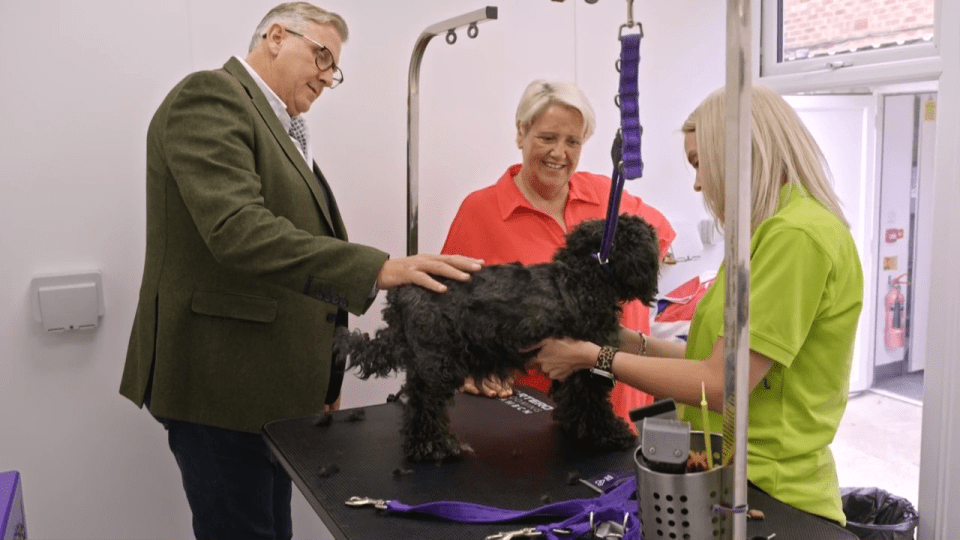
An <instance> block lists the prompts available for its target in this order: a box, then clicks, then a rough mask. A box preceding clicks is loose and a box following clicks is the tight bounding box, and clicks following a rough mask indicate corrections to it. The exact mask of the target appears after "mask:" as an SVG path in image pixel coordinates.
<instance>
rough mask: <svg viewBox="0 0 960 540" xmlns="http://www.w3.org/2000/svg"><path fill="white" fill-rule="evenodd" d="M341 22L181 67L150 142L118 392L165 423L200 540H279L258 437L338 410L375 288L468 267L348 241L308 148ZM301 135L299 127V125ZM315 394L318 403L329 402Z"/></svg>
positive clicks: (264, 39) (285, 490)
mask: <svg viewBox="0 0 960 540" xmlns="http://www.w3.org/2000/svg"><path fill="white" fill-rule="evenodd" d="M346 39H347V26H346V23H345V22H344V21H343V19H342V18H341V17H340V16H339V15H336V14H334V13H330V12H328V11H325V10H322V9H320V8H318V7H316V6H313V5H311V4H308V3H303V2H297V3H290V4H282V5H280V6H277V7H276V8H274V9H273V10H271V11H270V12H269V13H268V14H267V15H266V17H264V19H263V21H262V22H261V23H260V25H259V26H258V28H257V30H256V32H255V33H254V37H253V40H252V42H251V45H250V52H249V54H248V56H247V58H246V60H245V61H244V60H241V59H239V58H236V57H234V58H231V59H230V60H229V61H228V62H227V63H226V64H225V65H224V67H223V69H220V70H216V71H204V72H198V73H194V74H192V75H190V76H188V77H187V78H186V79H184V80H183V81H182V82H180V83H179V84H178V85H177V86H176V87H175V88H174V89H173V90H172V91H171V92H170V93H169V94H168V95H167V97H166V99H165V100H164V101H163V103H162V104H161V105H160V107H159V109H158V110H157V112H156V114H155V115H154V117H153V120H152V121H151V123H150V127H149V130H148V133H147V244H146V260H145V264H144V274H143V282H142V285H141V289H140V298H139V306H138V308H137V313H136V318H135V320H134V323H133V330H132V333H131V337H130V345H129V349H128V352H127V359H126V365H125V367H124V372H123V378H122V382H121V386H120V393H121V394H123V395H124V396H126V397H127V398H129V399H130V400H132V401H133V402H134V403H136V404H137V405H138V406H143V405H144V404H145V403H146V404H147V406H148V408H149V410H150V412H151V413H152V414H153V415H154V416H155V417H157V418H158V419H160V420H161V422H162V423H163V424H164V425H165V426H166V427H167V430H168V437H169V442H170V448H171V450H172V451H173V453H174V456H175V457H176V459H177V463H178V465H179V466H180V469H181V472H182V475H183V483H184V488H185V491H186V493H187V498H188V501H189V502H190V507H191V510H192V512H193V525H194V533H195V534H196V535H197V538H290V537H291V535H292V527H291V521H290V497H291V485H290V479H289V477H288V476H287V475H286V474H285V473H284V471H283V470H282V469H281V468H280V467H279V466H278V465H277V464H276V463H275V462H274V461H273V460H272V459H271V457H270V454H269V451H268V449H267V448H266V445H265V443H264V442H263V440H262V438H261V436H260V434H259V432H260V429H261V427H262V426H263V425H264V423H266V422H269V421H271V420H276V419H281V418H289V417H296V416H304V415H308V414H314V413H317V412H320V411H321V410H323V409H324V408H328V409H329V408H336V407H337V406H338V403H339V400H338V399H337V398H338V395H339V386H340V381H339V380H338V381H335V382H334V383H333V384H332V386H333V387H332V388H328V387H329V386H331V383H330V379H331V346H332V340H333V334H334V328H335V326H337V325H345V324H346V314H347V312H350V313H354V314H356V315H359V314H361V313H363V312H364V311H366V310H367V309H368V308H369V307H370V305H371V303H372V302H373V299H374V297H375V295H376V291H377V290H378V289H389V288H392V287H396V286H399V285H404V284H410V283H413V284H418V285H422V286H425V287H427V288H430V289H432V290H435V291H438V292H443V291H444V290H445V288H444V286H443V285H442V284H440V283H439V282H437V281H436V280H434V279H433V278H432V277H431V274H432V275H437V276H444V277H450V278H455V279H459V280H467V279H469V273H468V272H472V271H475V270H477V269H479V267H480V265H479V263H478V262H477V261H475V260H473V259H467V258H463V257H452V256H440V255H418V256H413V257H405V258H400V259H390V258H389V257H388V255H387V254H386V253H384V252H383V251H380V250H378V249H375V248H372V247H368V246H363V245H359V244H354V243H350V242H348V240H347V233H346V230H345V229H344V224H343V220H342V219H341V216H340V211H339V210H338V208H337V204H336V201H335V200H334V197H333V192H332V190H331V189H330V185H329V184H328V183H327V181H326V179H325V178H324V176H323V174H322V173H321V171H320V169H319V167H317V165H316V163H315V162H313V160H312V158H311V151H310V146H309V144H308V143H307V142H306V141H300V144H302V146H299V145H298V142H295V141H294V135H291V134H290V130H291V128H293V129H294V132H295V136H296V137H298V138H300V139H303V136H304V135H305V133H304V130H305V126H304V125H303V123H302V118H301V117H300V115H301V114H302V113H305V112H306V111H307V110H308V109H309V108H310V105H311V104H312V103H313V101H314V100H316V98H317V97H319V95H320V94H321V93H322V91H323V90H324V89H325V88H327V87H332V86H335V85H336V84H337V83H339V82H340V81H342V80H343V74H342V72H341V71H340V69H339V67H338V64H337V62H338V60H339V58H340V50H341V46H342V43H343V42H344V41H346ZM297 130H299V132H297ZM325 398H327V399H325Z"/></svg>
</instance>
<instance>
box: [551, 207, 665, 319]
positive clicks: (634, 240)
mask: <svg viewBox="0 0 960 540" xmlns="http://www.w3.org/2000/svg"><path fill="white" fill-rule="evenodd" d="M604 225H605V220H602V219H597V220H590V221H584V222H582V223H581V224H580V225H578V226H577V227H576V228H575V229H573V230H572V231H570V232H569V233H568V234H567V246H566V248H562V249H560V250H558V251H557V253H556V255H555V256H554V259H555V260H563V261H564V262H566V263H568V264H579V263H580V261H583V260H587V261H589V262H590V263H592V264H593V265H596V266H597V268H598V270H600V271H601V272H602V271H604V270H603V269H602V268H600V264H599V263H598V262H597V261H596V260H595V259H594V258H593V255H594V254H595V253H598V252H599V251H600V246H601V243H602V242H603V230H604ZM607 264H608V266H609V270H611V271H612V276H613V281H614V283H615V287H616V289H617V297H618V298H619V299H620V300H622V301H629V300H635V299H639V300H640V301H641V302H643V303H644V304H648V305H649V304H651V303H652V302H653V301H654V300H656V296H657V276H658V272H659V269H660V244H659V241H658V240H657V233H656V231H655V230H654V229H653V227H651V226H650V224H648V223H647V222H646V221H644V220H643V219H641V218H639V217H637V216H634V215H630V214H621V215H620V216H619V218H618V220H617V229H616V233H615V234H614V238H613V247H612V248H611V250H610V254H609V256H608V258H607ZM605 277H606V276H605Z"/></svg>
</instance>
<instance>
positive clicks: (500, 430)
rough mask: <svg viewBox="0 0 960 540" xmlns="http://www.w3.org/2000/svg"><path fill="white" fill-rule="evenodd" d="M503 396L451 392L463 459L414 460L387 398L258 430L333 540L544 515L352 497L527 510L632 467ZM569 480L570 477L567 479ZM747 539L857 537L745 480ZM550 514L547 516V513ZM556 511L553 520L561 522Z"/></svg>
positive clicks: (489, 530) (525, 401) (526, 392)
mask: <svg viewBox="0 0 960 540" xmlns="http://www.w3.org/2000/svg"><path fill="white" fill-rule="evenodd" d="M514 392H515V393H514V395H513V396H512V397H510V398H508V399H503V400H500V399H490V398H484V397H478V396H472V395H467V394H459V393H458V394H457V396H456V398H455V400H454V406H453V407H451V408H450V409H449V411H450V420H451V424H452V426H453V431H454V433H456V434H457V436H458V437H459V438H460V441H461V443H464V444H465V445H468V446H469V450H468V451H465V452H464V454H463V456H462V457H461V458H460V459H457V460H453V461H449V462H444V463H442V464H437V463H410V462H408V461H406V460H405V459H404V457H403V455H402V454H401V451H400V434H399V428H400V422H401V413H402V405H401V404H399V403H384V404H382V405H375V406H371V407H363V408H357V409H347V410H343V411H338V412H335V413H332V421H331V422H330V423H328V424H326V425H319V426H318V425H316V424H317V420H318V419H320V416H319V415H317V416H308V417H302V418H293V419H288V420H278V421H275V422H270V423H268V424H267V425H265V426H264V427H263V435H264V438H265V439H266V441H267V444H268V445H269V446H270V448H271V450H272V451H273V453H274V455H275V456H276V458H277V459H278V461H279V462H280V463H281V464H282V465H283V467H284V469H286V471H287V472H288V473H289V474H290V477H291V478H292V479H293V481H294V483H295V484H296V485H297V487H298V488H299V489H300V491H301V492H303V495H304V497H305V498H306V499H307V501H309V503H310V505H311V506H312V507H313V509H314V510H315V511H316V512H317V514H318V515H319V516H320V519H321V520H322V521H323V523H324V525H325V526H326V527H327V529H329V530H330V532H331V534H333V536H334V538H336V539H337V540H360V539H383V538H444V539H449V540H457V539H463V540H482V539H483V538H485V537H486V536H487V535H491V534H495V533H497V532H501V531H512V530H516V529H520V528H521V527H532V526H535V525H537V524H541V523H550V522H551V521H547V520H525V521H520V522H510V523H493V524H465V523H453V522H447V521H442V520H440V519H438V518H433V517H429V516H416V517H414V516H413V515H412V514H406V515H400V514H389V513H384V512H381V511H377V510H375V509H374V508H372V507H369V506H368V507H358V508H355V507H349V506H347V505H346V504H345V501H346V500H347V499H349V498H350V497H353V496H360V497H371V498H374V499H385V500H391V499H397V500H399V501H401V502H403V503H405V504H410V505H414V504H420V503H425V502H431V501H440V500H457V501H468V502H473V503H477V504H484V505H490V506H496V507H500V508H508V509H516V510H527V509H533V508H536V507H539V506H542V505H543V504H546V503H548V502H559V501H564V500H569V499H579V498H588V497H594V496H596V492H594V491H592V490H591V489H590V488H589V487H587V486H585V485H584V484H582V483H580V482H577V481H576V480H575V478H577V477H580V478H583V479H589V478H591V477H593V476H599V475H601V474H604V473H607V472H611V471H623V470H631V471H632V470H634V464H633V451H632V450H630V451H623V452H611V453H606V454H600V455H587V454H583V453H579V452H577V451H576V450H573V449H571V448H570V444H569V443H568V442H567V441H566V440H565V438H564V436H563V435H561V434H560V433H559V430H558V429H557V426H556V424H555V423H554V422H553V419H552V416H551V410H552V408H553V402H552V401H551V400H550V399H549V398H548V397H546V396H545V395H544V394H542V393H540V392H538V391H536V390H533V389H528V388H519V389H514ZM571 478H573V480H571ZM748 501H749V505H750V508H755V509H758V510H762V511H763V512H764V514H765V515H766V519H765V520H763V521H750V522H748V525H747V532H748V534H747V538H751V537H753V536H758V535H762V536H763V537H764V538H766V537H767V536H768V535H769V534H770V533H776V537H775V540H791V539H797V540H801V539H802V540H817V539H820V538H822V539H824V540H826V539H829V540H838V539H840V540H842V539H851V540H856V537H855V536H854V535H853V534H851V533H850V532H848V531H846V530H845V529H843V528H841V527H839V526H836V525H834V524H832V523H829V522H826V521H823V520H821V519H818V518H815V517H812V516H810V515H808V514H805V513H803V512H800V511H798V510H796V509H794V508H792V507H790V506H787V505H785V504H783V503H780V502H779V501H777V500H775V499H773V498H771V497H770V496H768V495H766V494H765V493H763V492H762V491H760V490H758V489H756V488H754V487H752V486H751V488H750V490H749V494H748ZM548 519H549V518H548ZM560 520H561V519H559V518H557V519H555V520H553V521H560Z"/></svg>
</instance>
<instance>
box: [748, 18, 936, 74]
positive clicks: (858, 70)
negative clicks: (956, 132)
mask: <svg viewBox="0 0 960 540" xmlns="http://www.w3.org/2000/svg"><path fill="white" fill-rule="evenodd" d="M942 2H943V0H934V36H933V40H931V41H930V42H928V43H920V44H915V45H909V46H904V47H889V48H884V49H874V50H867V51H858V52H852V53H844V54H842V55H834V56H817V57H814V58H805V59H802V60H791V61H789V62H782V63H781V62H778V61H777V57H778V56H779V43H778V39H779V33H780V3H781V0H759V1H758V2H754V4H753V8H752V15H753V18H754V20H755V21H757V24H755V25H754V32H753V33H754V36H753V38H754V43H756V44H757V45H756V46H755V48H754V52H755V61H754V76H755V77H756V79H757V80H758V82H760V83H761V84H765V85H767V86H771V87H773V88H776V89H777V90H779V91H781V92H786V91H790V92H803V91H818V90H820V91H822V90H830V89H839V88H858V87H866V86H873V85H875V84H878V83H885V84H890V83H905V82H914V81H925V80H932V79H936V78H938V77H939V76H940V73H941V72H942V71H943V64H942V61H941V51H940V41H941V38H940V30H941V28H942V27H941V25H940V17H941V13H942ZM832 62H840V63H841V65H836V66H830V65H828V64H830V63H832Z"/></svg>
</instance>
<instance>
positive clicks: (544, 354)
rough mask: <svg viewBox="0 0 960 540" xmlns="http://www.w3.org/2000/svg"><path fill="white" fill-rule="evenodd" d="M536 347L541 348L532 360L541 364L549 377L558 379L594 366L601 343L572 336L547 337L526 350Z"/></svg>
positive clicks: (560, 379) (541, 367)
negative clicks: (579, 339)
mask: <svg viewBox="0 0 960 540" xmlns="http://www.w3.org/2000/svg"><path fill="white" fill-rule="evenodd" d="M536 348H539V349H540V350H539V351H538V352H537V354H536V356H534V357H533V358H532V359H531V360H530V361H531V362H533V363H534V364H537V365H539V366H540V369H541V370H543V372H544V373H546V374H547V377H550V378H551V379H554V380H557V381H562V380H564V379H566V378H567V377H569V376H570V375H572V374H573V373H575V372H577V371H580V370H581V369H589V368H592V367H593V366H595V365H596V363H597V355H599V354H600V346H599V345H597V344H595V343H590V342H589V341H578V340H576V339H570V338H559V339H558V338H547V339H545V340H543V341H541V342H540V343H537V344H536V345H534V346H533V347H528V348H527V349H525V350H533V349H536Z"/></svg>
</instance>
